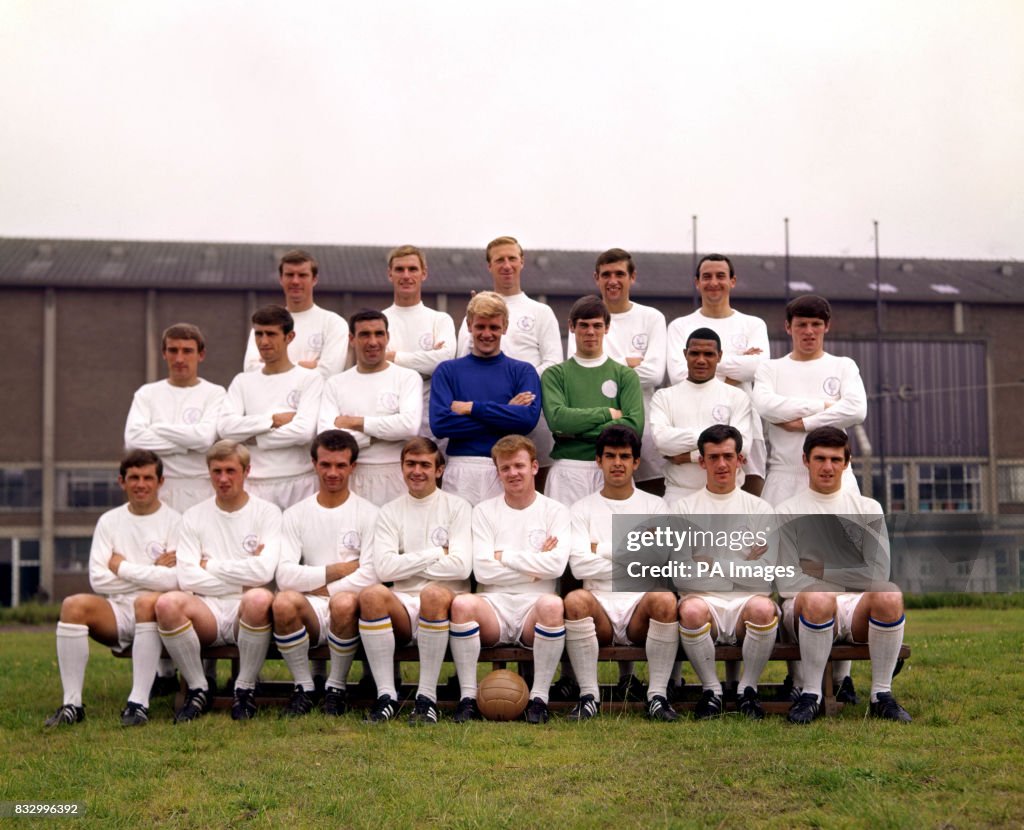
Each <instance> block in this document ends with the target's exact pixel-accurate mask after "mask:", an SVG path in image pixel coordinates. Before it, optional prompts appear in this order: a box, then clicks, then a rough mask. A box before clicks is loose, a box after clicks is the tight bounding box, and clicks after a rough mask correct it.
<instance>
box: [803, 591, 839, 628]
mask: <svg viewBox="0 0 1024 830" xmlns="http://www.w3.org/2000/svg"><path fill="white" fill-rule="evenodd" d="M802 597H803V601H802V602H801V604H800V616H801V617H803V618H804V619H805V620H807V622H810V623H815V624H820V623H825V622H828V621H829V620H831V619H833V618H834V617H835V615H836V599H835V597H834V596H832V594H824V593H812V594H803V595H802Z"/></svg>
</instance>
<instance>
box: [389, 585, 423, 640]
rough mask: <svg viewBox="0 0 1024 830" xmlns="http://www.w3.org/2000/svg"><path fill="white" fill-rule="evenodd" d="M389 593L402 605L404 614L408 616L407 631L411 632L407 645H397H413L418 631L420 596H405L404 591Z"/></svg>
mask: <svg viewBox="0 0 1024 830" xmlns="http://www.w3.org/2000/svg"><path fill="white" fill-rule="evenodd" d="M391 593H393V594H394V595H395V598H396V599H397V600H398V601H399V602H400V603H402V607H403V608H404V609H405V613H406V614H408V615H409V630H410V631H411V632H412V636H411V637H410V638H409V643H400V644H399V645H409V644H412V643H415V642H416V632H417V631H418V630H419V622H420V595H419V594H407V593H406V592H405V591H392V592H391Z"/></svg>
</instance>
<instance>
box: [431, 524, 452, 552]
mask: <svg viewBox="0 0 1024 830" xmlns="http://www.w3.org/2000/svg"><path fill="white" fill-rule="evenodd" d="M430 544H432V545H433V546H434V547H438V548H446V547H448V528H446V527H435V528H434V529H433V530H432V531H430Z"/></svg>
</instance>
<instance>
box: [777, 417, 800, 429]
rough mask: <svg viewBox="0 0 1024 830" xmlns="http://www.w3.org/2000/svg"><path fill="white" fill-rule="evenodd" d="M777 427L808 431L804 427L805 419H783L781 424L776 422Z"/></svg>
mask: <svg viewBox="0 0 1024 830" xmlns="http://www.w3.org/2000/svg"><path fill="white" fill-rule="evenodd" d="M776 426H777V427H780V428H781V429H784V430H786V432H806V431H807V430H805V429H804V419H803V418H794V419H793V420H792V421H783V422H782V423H781V424H776Z"/></svg>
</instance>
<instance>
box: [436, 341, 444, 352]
mask: <svg viewBox="0 0 1024 830" xmlns="http://www.w3.org/2000/svg"><path fill="white" fill-rule="evenodd" d="M443 348H444V341H443V340H438V341H437V342H436V343H435V344H434V351H435V352H436V351H437V350H438V349H443Z"/></svg>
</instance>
